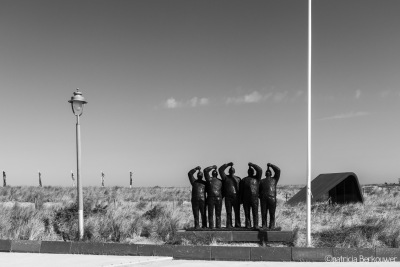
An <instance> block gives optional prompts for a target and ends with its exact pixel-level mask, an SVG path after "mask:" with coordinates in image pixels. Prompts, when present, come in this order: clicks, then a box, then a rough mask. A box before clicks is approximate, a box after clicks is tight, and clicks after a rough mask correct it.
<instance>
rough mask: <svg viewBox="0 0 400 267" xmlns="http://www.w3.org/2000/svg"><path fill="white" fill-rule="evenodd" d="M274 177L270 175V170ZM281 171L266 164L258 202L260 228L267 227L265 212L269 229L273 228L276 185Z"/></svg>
mask: <svg viewBox="0 0 400 267" xmlns="http://www.w3.org/2000/svg"><path fill="white" fill-rule="evenodd" d="M270 169H272V170H273V172H274V176H272V174H271V170H270ZM280 175H281V170H280V169H279V168H278V167H277V166H275V165H274V164H271V163H268V164H267V171H266V172H265V179H262V180H261V181H260V201H261V218H262V227H263V228H266V227H267V212H269V229H273V228H275V210H276V185H277V184H278V181H279V177H280Z"/></svg>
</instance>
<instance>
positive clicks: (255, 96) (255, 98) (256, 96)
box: [244, 91, 262, 103]
mask: <svg viewBox="0 0 400 267" xmlns="http://www.w3.org/2000/svg"><path fill="white" fill-rule="evenodd" d="M261 99H262V95H261V94H260V93H259V92H257V91H254V92H253V93H251V94H248V95H245V96H244V102H245V103H257V102H260V101H261Z"/></svg>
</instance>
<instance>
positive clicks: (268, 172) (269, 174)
mask: <svg viewBox="0 0 400 267" xmlns="http://www.w3.org/2000/svg"><path fill="white" fill-rule="evenodd" d="M271 175H272V174H271V171H270V170H269V169H268V170H267V171H266V172H265V177H267V178H271Z"/></svg>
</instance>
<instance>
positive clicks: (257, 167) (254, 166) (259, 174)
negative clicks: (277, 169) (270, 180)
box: [249, 162, 262, 180]
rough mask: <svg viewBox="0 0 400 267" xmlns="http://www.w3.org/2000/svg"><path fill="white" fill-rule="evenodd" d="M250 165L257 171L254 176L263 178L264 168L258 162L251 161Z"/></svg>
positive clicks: (259, 178)
mask: <svg viewBox="0 0 400 267" xmlns="http://www.w3.org/2000/svg"><path fill="white" fill-rule="evenodd" d="M249 166H250V167H252V168H253V169H254V170H255V171H256V173H255V175H254V177H255V178H256V179H257V180H261V176H262V169H261V167H260V166H258V165H257V164H254V163H251V162H250V163H249Z"/></svg>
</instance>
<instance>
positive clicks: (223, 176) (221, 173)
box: [218, 162, 233, 181]
mask: <svg viewBox="0 0 400 267" xmlns="http://www.w3.org/2000/svg"><path fill="white" fill-rule="evenodd" d="M232 165H233V164H232V162H230V163H226V164H223V165H221V166H220V167H219V168H218V173H219V176H220V177H221V179H222V181H225V180H226V173H225V170H226V168H228V167H229V166H230V167H232Z"/></svg>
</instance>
